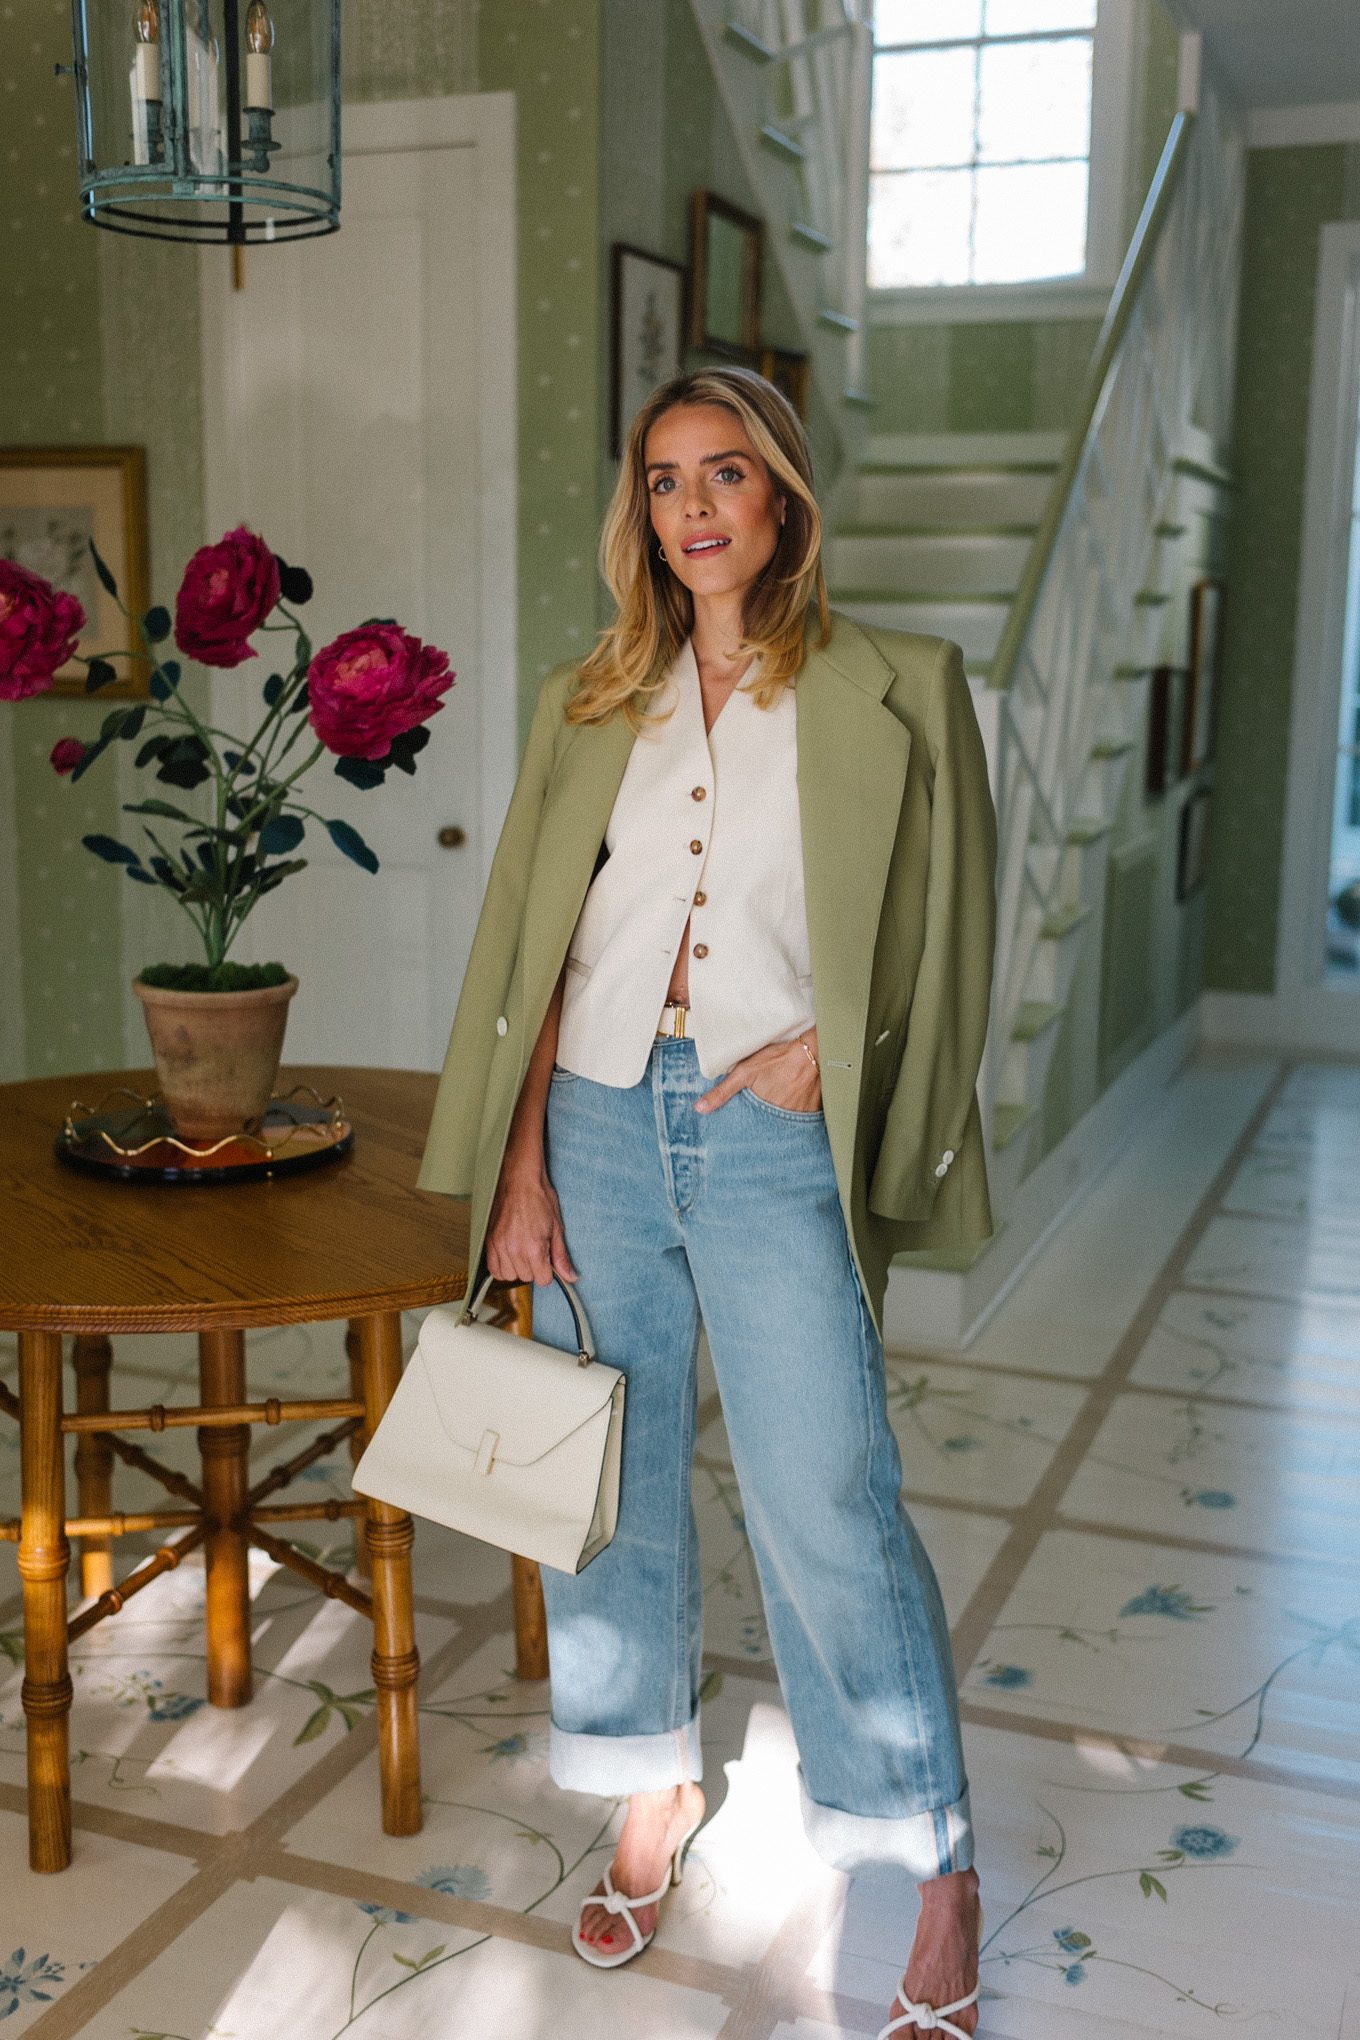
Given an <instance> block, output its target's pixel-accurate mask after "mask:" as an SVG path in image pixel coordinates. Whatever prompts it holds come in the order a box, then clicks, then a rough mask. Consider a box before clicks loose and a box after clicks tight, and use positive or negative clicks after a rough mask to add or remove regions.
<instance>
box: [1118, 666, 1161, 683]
mask: <svg viewBox="0 0 1360 2040" xmlns="http://www.w3.org/2000/svg"><path fill="white" fill-rule="evenodd" d="M1155 670H1156V669H1155V668H1154V667H1152V666H1116V667H1115V669H1114V671H1113V673H1111V675H1110V678H1111V679H1112V680H1150V679H1151V678H1152V675H1153V673H1154V671H1155Z"/></svg>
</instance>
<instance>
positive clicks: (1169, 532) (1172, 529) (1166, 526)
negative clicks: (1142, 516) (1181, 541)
mask: <svg viewBox="0 0 1360 2040" xmlns="http://www.w3.org/2000/svg"><path fill="white" fill-rule="evenodd" d="M1188 528H1189V527H1188V526H1187V525H1184V524H1171V523H1169V522H1167V521H1166V520H1165V519H1164V520H1163V521H1162V523H1160V524H1154V525H1153V527H1152V533H1153V537H1154V538H1184V537H1185V534H1186V531H1187V530H1188Z"/></svg>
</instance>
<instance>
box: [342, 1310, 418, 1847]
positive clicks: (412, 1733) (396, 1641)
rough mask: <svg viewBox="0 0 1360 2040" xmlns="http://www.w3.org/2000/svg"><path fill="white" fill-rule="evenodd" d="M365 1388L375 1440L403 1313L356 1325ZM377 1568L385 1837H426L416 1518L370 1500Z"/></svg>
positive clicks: (394, 1378) (388, 1395) (376, 1679)
mask: <svg viewBox="0 0 1360 2040" xmlns="http://www.w3.org/2000/svg"><path fill="white" fill-rule="evenodd" d="M357 1324H358V1332H359V1357H360V1364H361V1368H362V1372H363V1383H364V1429H365V1430H366V1431H367V1432H368V1434H369V1436H370V1437H371V1436H372V1434H373V1432H374V1431H375V1430H376V1429H377V1427H378V1423H379V1420H380V1418H381V1417H382V1413H383V1411H384V1410H385V1409H386V1408H387V1405H388V1403H389V1402H390V1401H391V1400H392V1394H393V1391H394V1390H395V1388H396V1386H397V1383H398V1381H400V1379H401V1314H400V1312H399V1311H379V1312H377V1313H376V1314H375V1315H374V1316H372V1317H363V1318H359V1319H358V1320H357ZM367 1535H368V1553H369V1560H370V1563H371V1564H372V1568H373V1683H374V1685H375V1686H376V1687H377V1689H378V1768H379V1771H380V1774H381V1778H382V1824H383V1832H384V1834H389V1835H414V1834H419V1832H420V1825H421V1815H420V1730H419V1723H418V1721H417V1718H416V1675H417V1673H418V1672H419V1670H420V1658H419V1655H418V1653H417V1651H416V1638H415V1612H414V1609H413V1606H412V1601H411V1546H412V1544H413V1543H414V1542H415V1536H414V1532H413V1531H412V1529H411V1519H410V1517H409V1516H408V1515H406V1514H405V1513H404V1511H402V1510H401V1509H394V1508H393V1507H392V1505H391V1504H390V1503H389V1502H376V1501H373V1500H372V1499H371V1498H370V1500H369V1504H368V1518H367Z"/></svg>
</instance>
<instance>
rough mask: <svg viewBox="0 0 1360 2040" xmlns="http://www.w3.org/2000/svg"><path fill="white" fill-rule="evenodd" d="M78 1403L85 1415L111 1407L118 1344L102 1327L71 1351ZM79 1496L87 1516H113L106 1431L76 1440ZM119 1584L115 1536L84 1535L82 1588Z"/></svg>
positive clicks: (88, 1592) (89, 1591)
mask: <svg viewBox="0 0 1360 2040" xmlns="http://www.w3.org/2000/svg"><path fill="white" fill-rule="evenodd" d="M71 1364H72V1366H73V1367H74V1368H75V1376H76V1408H77V1409H78V1410H79V1411H80V1412H81V1414H82V1415H85V1414H87V1413H93V1412H94V1411H107V1409H108V1407H109V1370H110V1368H111V1367H112V1365H113V1347H112V1345H111V1344H110V1342H109V1340H108V1339H107V1338H106V1337H105V1336H104V1334H103V1333H102V1332H90V1333H83V1332H77V1334H76V1337H75V1342H74V1348H73V1351H72V1354H71ZM75 1468H76V1500H77V1502H78V1504H79V1508H80V1513H81V1515H82V1516H107V1515H108V1514H109V1512H110V1510H111V1509H112V1508H113V1447H112V1445H110V1443H109V1441H108V1436H107V1434H106V1433H105V1432H103V1431H82V1432H81V1433H80V1434H79V1436H78V1437H77V1439H76V1454H75ZM112 1585H113V1539H112V1538H111V1537H82V1538H81V1540H80V1591H81V1593H82V1594H83V1596H84V1597H85V1599H86V1600H87V1601H92V1600H94V1598H95V1597H96V1595H98V1594H105V1593H107V1592H108V1590H109V1588H110V1587H111V1586H112Z"/></svg>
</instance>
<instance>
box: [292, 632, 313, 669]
mask: <svg viewBox="0 0 1360 2040" xmlns="http://www.w3.org/2000/svg"><path fill="white" fill-rule="evenodd" d="M293 663H294V664H295V665H297V666H310V664H311V663H312V641H311V639H310V638H309V637H308V635H307V633H306V631H305V630H300V631H299V632H298V634H297V652H296V655H295V657H294V661H293Z"/></svg>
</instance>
